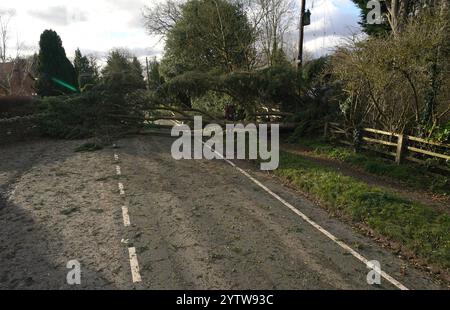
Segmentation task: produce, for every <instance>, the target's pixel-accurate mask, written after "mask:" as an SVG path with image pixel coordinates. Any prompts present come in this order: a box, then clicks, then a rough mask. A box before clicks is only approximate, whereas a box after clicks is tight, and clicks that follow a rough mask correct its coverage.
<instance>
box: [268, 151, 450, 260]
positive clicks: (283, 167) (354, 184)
mask: <svg viewBox="0 0 450 310" xmlns="http://www.w3.org/2000/svg"><path fill="white" fill-rule="evenodd" d="M275 174H276V175H278V176H279V177H281V178H283V179H285V180H287V181H288V182H290V183H291V184H292V185H293V186H295V187H297V188H298V189H300V190H302V191H304V192H306V193H308V194H310V195H312V196H313V197H315V198H316V199H318V200H319V201H320V202H321V203H323V204H324V206H325V207H326V208H328V209H329V210H332V211H335V212H336V213H338V214H343V215H344V216H345V217H347V218H349V219H350V220H352V221H353V222H356V223H357V222H359V223H364V224H366V225H368V227H370V228H371V229H373V230H374V231H376V232H378V233H380V234H381V235H383V236H385V237H387V238H389V239H391V240H392V241H395V242H398V243H399V244H401V245H402V246H404V247H405V248H406V249H408V250H411V251H412V252H413V253H415V254H416V255H417V256H418V257H421V258H423V259H426V260H427V261H428V262H430V263H432V264H436V265H438V266H440V267H444V268H450V216H449V215H447V214H445V213H442V212H440V211H437V210H434V209H432V208H429V207H426V206H424V205H422V204H419V203H413V202H410V201H407V200H405V199H403V198H400V197H398V196H396V195H395V194H393V193H390V192H387V191H384V190H382V189H380V188H376V187H371V186H369V185H367V184H366V183H364V182H361V181H357V180H355V179H354V178H351V177H347V176H344V175H342V174H340V173H339V172H336V171H334V170H332V169H329V168H324V167H321V166H318V165H317V164H315V163H313V162H311V161H310V160H307V159H305V158H304V157H302V156H300V155H297V154H291V153H287V152H281V153H280V166H279V168H278V170H276V171H275Z"/></svg>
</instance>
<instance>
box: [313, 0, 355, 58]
mask: <svg viewBox="0 0 450 310" xmlns="http://www.w3.org/2000/svg"><path fill="white" fill-rule="evenodd" d="M309 9H310V10H311V25H309V26H307V27H305V49H306V50H307V51H308V52H310V53H312V54H314V56H316V57H317V56H322V55H325V54H329V53H330V52H331V51H332V50H333V49H334V48H335V47H336V46H338V45H340V44H342V43H343V42H344V41H345V39H346V38H349V37H351V36H353V35H354V34H358V33H360V32H361V28H360V26H359V24H358V22H359V11H358V9H357V8H356V6H355V5H354V4H353V3H352V1H350V0H334V1H329V0H322V1H316V3H315V5H314V7H310V8H309Z"/></svg>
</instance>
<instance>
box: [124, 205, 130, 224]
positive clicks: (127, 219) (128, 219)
mask: <svg viewBox="0 0 450 310" xmlns="http://www.w3.org/2000/svg"><path fill="white" fill-rule="evenodd" d="M122 216H123V225H125V227H128V226H130V225H131V222H130V215H129V214H128V208H127V207H126V206H122Z"/></svg>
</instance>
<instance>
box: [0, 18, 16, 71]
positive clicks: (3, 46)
mask: <svg viewBox="0 0 450 310" xmlns="http://www.w3.org/2000/svg"><path fill="white" fill-rule="evenodd" d="M13 16H14V11H6V12H0V61H1V62H3V63H5V62H6V60H7V50H8V41H9V28H8V26H9V22H10V21H11V18H12V17H13Z"/></svg>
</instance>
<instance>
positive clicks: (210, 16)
mask: <svg viewBox="0 0 450 310" xmlns="http://www.w3.org/2000/svg"><path fill="white" fill-rule="evenodd" d="M254 41H255V34H254V32H253V29H252V27H251V25H250V23H249V21H248V19H247V16H246V14H245V13H244V11H243V10H242V8H241V6H240V5H238V4H235V3H231V2H228V1H225V0H191V1H189V2H187V3H185V4H183V5H182V6H181V15H180V17H179V19H178V20H177V21H176V23H175V25H174V26H173V27H171V28H170V29H169V30H168V32H167V39H166V48H165V57H164V60H163V62H164V64H165V68H166V69H167V70H166V71H168V73H169V74H168V75H172V76H175V75H178V74H180V73H182V72H186V71H191V70H194V69H195V70H201V71H209V70H214V69H216V70H219V71H222V72H231V71H234V70H237V69H249V68H250V67H251V63H252V58H253V54H254V50H253V43H254Z"/></svg>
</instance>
